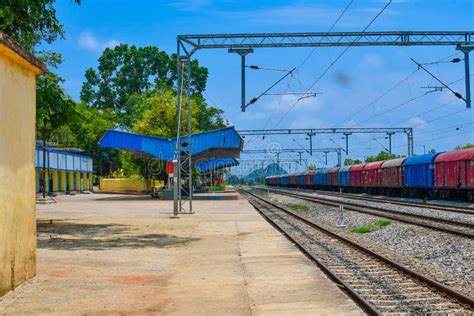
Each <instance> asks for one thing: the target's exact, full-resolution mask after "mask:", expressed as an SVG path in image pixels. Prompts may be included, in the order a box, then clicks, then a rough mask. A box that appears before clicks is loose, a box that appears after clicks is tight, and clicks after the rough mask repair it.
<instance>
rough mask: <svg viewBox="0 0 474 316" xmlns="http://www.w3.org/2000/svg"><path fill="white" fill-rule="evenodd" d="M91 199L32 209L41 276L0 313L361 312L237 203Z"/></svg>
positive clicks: (4, 302) (8, 299)
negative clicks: (187, 205) (176, 206)
mask: <svg viewBox="0 0 474 316" xmlns="http://www.w3.org/2000/svg"><path fill="white" fill-rule="evenodd" d="M229 194H231V195H234V198H231V199H229V198H225V199H219V200H199V201H196V202H195V204H194V209H195V211H196V214H194V215H181V218H180V219H170V218H169V214H170V211H171V207H172V202H171V201H157V200H151V199H148V198H147V197H141V198H140V197H137V196H132V197H128V196H117V195H99V194H88V195H78V196H64V197H60V198H58V203H54V204H48V205H38V206H37V208H38V219H39V222H38V275H37V277H35V278H34V279H33V280H32V281H30V282H27V283H26V284H24V285H23V286H20V287H19V288H17V289H16V290H15V291H14V292H11V293H9V294H7V295H6V296H4V297H2V298H0V314H58V315H59V314H61V315H63V314H107V313H110V314H117V313H123V314H174V315H190V314H195V315H222V314H232V315H234V314H235V315H267V314H268V315H301V314H307V315H335V314H339V315H348V314H357V315H359V314H362V312H361V310H360V309H359V308H358V307H357V306H356V305H355V304H354V303H353V302H352V301H351V300H350V299H349V298H347V297H346V296H345V294H344V293H343V292H341V291H340V290H339V289H338V288H337V287H336V285H334V284H333V283H332V282H331V281H329V280H328V279H327V278H326V277H325V276H324V274H323V273H322V272H321V271H320V270H319V269H318V268H317V267H316V266H314V265H313V264H312V263H311V262H310V261H309V260H308V259H307V258H306V257H305V256H304V255H302V254H301V253H300V252H299V251H298V250H297V249H296V248H295V247H294V246H293V245H292V244H291V243H290V242H289V241H288V240H287V239H286V238H284V237H283V236H282V235H281V234H280V233H279V232H278V231H276V230H275V229H274V228H273V227H272V226H271V225H269V224H268V223H267V222H266V221H265V220H264V219H263V218H262V217H261V216H260V215H259V214H258V213H257V212H256V211H255V210H254V209H253V207H252V206H251V205H250V204H248V203H247V201H246V200H243V199H241V198H239V199H237V197H235V195H236V194H235V193H225V195H226V196H228V195H229Z"/></svg>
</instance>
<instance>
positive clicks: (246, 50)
mask: <svg viewBox="0 0 474 316" xmlns="http://www.w3.org/2000/svg"><path fill="white" fill-rule="evenodd" d="M228 52H229V53H237V54H239V55H240V61H241V62H240V67H241V69H240V74H241V78H240V81H241V90H242V91H241V105H240V108H241V109H242V112H245V108H246V107H247V106H246V101H245V100H246V97H245V56H247V54H250V53H253V49H252V48H229V50H228Z"/></svg>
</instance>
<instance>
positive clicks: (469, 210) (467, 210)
mask: <svg viewBox="0 0 474 316" xmlns="http://www.w3.org/2000/svg"><path fill="white" fill-rule="evenodd" d="M290 190H295V189H290ZM296 190H298V191H301V192H313V193H317V194H319V195H328V196H335V197H342V198H350V199H353V200H360V201H368V202H377V203H387V204H396V205H402V206H411V207H419V208H427V209H433V210H440V211H445V212H452V213H461V214H470V215H474V207H470V206H462V205H440V204H435V203H430V202H428V203H423V202H414V201H410V202H409V201H401V200H399V199H396V198H391V197H386V196H384V197H383V198H377V197H369V196H359V195H355V194H350V193H337V192H331V191H321V190H318V191H312V190H307V189H296Z"/></svg>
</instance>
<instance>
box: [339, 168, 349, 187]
mask: <svg viewBox="0 0 474 316" xmlns="http://www.w3.org/2000/svg"><path fill="white" fill-rule="evenodd" d="M351 167H352V166H343V167H341V168H339V177H338V178H337V184H338V185H339V186H341V187H342V186H344V187H348V186H350V185H351V176H350V173H349V171H350V170H351Z"/></svg>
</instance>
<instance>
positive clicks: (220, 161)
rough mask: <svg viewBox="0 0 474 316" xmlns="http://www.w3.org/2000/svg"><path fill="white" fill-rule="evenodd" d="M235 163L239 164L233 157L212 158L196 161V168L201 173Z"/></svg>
mask: <svg viewBox="0 0 474 316" xmlns="http://www.w3.org/2000/svg"><path fill="white" fill-rule="evenodd" d="M237 165H239V162H238V161H237V160H236V159H235V158H213V159H209V160H205V161H197V162H196V168H197V169H198V170H199V171H200V172H201V173H206V172H208V171H209V170H218V169H222V168H227V167H233V166H237Z"/></svg>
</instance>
